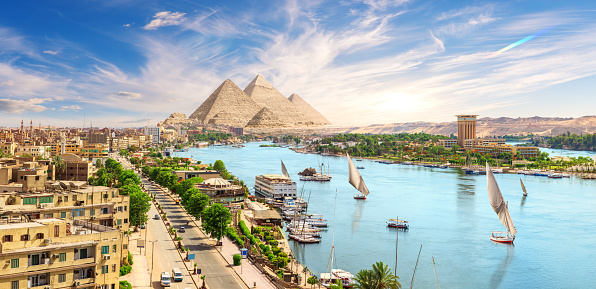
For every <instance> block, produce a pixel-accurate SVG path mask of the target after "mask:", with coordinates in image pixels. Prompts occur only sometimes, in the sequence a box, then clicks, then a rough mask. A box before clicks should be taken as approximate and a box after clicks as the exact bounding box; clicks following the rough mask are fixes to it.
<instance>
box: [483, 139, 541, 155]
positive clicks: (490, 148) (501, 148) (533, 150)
mask: <svg viewBox="0 0 596 289" xmlns="http://www.w3.org/2000/svg"><path fill="white" fill-rule="evenodd" d="M474 149H475V150H477V151H478V152H479V153H483V154H490V155H491V156H493V157H494V156H497V155H499V154H500V153H504V152H508V153H511V154H512V155H514V156H515V155H516V154H517V152H520V154H521V156H522V158H524V159H529V158H535V157H537V156H538V155H539V154H540V149H538V148H537V147H517V146H512V145H507V144H496V143H489V144H486V145H480V146H476V147H475V148H474Z"/></svg>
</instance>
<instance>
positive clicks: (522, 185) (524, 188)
mask: <svg viewBox="0 0 596 289" xmlns="http://www.w3.org/2000/svg"><path fill="white" fill-rule="evenodd" d="M519 183H520V184H521V187H522V191H524V195H527V194H528V192H527V191H526V186H524V182H522V180H521V179H519Z"/></svg>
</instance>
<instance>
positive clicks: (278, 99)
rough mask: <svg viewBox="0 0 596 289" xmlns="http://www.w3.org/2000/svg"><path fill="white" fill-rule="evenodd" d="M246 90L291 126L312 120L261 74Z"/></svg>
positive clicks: (253, 98)
mask: <svg viewBox="0 0 596 289" xmlns="http://www.w3.org/2000/svg"><path fill="white" fill-rule="evenodd" d="M244 92H245V93H246V94H247V95H248V96H249V97H250V98H251V99H252V100H254V101H255V102H256V103H257V104H259V105H260V106H261V107H266V108H268V109H269V110H270V111H271V112H272V113H273V114H274V115H275V116H276V117H277V118H279V120H281V121H283V122H284V123H285V124H287V125H289V126H295V125H305V124H308V123H309V122H312V121H311V120H309V119H308V118H307V116H306V115H304V114H303V113H302V112H300V111H299V110H298V109H297V108H296V107H295V106H294V105H293V104H292V102H290V101H289V100H288V99H287V98H285V97H284V96H283V95H282V94H281V93H280V92H279V91H278V90H277V89H275V87H273V85H271V83H269V81H267V79H265V77H263V76H262V75H260V74H257V77H255V78H254V79H253V80H252V81H251V82H250V83H249V84H248V86H246V88H245V89H244Z"/></svg>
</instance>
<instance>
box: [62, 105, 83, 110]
mask: <svg viewBox="0 0 596 289" xmlns="http://www.w3.org/2000/svg"><path fill="white" fill-rule="evenodd" d="M79 109H83V108H81V107H80V106H78V105H76V104H75V105H63V106H62V107H61V108H60V110H79Z"/></svg>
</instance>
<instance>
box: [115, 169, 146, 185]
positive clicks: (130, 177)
mask: <svg viewBox="0 0 596 289" xmlns="http://www.w3.org/2000/svg"><path fill="white" fill-rule="evenodd" d="M126 181H130V182H132V183H133V184H136V185H138V184H140V183H141V180H140V179H139V177H138V176H137V174H136V173H135V172H134V171H133V170H124V171H122V172H121V173H120V175H118V185H119V186H123V185H125V184H126V183H127V182H126Z"/></svg>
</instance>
